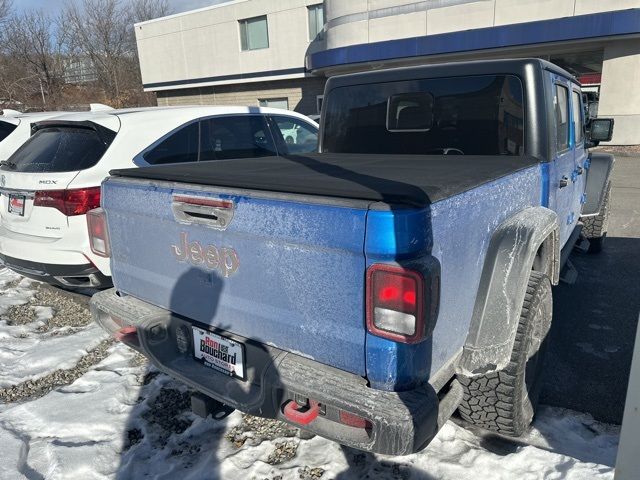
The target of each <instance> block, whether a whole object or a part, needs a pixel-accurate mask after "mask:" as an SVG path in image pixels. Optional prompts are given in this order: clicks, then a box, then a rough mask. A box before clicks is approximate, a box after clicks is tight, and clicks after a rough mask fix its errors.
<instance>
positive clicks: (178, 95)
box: [157, 77, 325, 115]
mask: <svg viewBox="0 0 640 480" xmlns="http://www.w3.org/2000/svg"><path fill="white" fill-rule="evenodd" d="M324 84H325V79H324V78H319V77H318V78H316V77H307V78H300V79H291V80H272V81H266V82H255V83H246V84H234V85H218V86H213V87H198V88H188V89H179V90H166V91H160V92H158V93H157V95H158V105H160V106H172V105H251V106H258V105H259V101H260V99H264V98H287V99H288V100H289V109H290V110H295V111H296V112H300V113H303V114H305V115H312V114H315V113H317V109H316V100H317V96H318V95H322V94H323V92H324Z"/></svg>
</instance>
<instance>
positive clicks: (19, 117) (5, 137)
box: [0, 110, 64, 162]
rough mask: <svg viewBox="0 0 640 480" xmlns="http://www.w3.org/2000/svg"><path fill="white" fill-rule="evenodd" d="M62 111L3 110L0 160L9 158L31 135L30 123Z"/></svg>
mask: <svg viewBox="0 0 640 480" xmlns="http://www.w3.org/2000/svg"><path fill="white" fill-rule="evenodd" d="M63 113H64V112H34V113H20V112H16V111H13V110H3V114H2V116H0V162H2V161H4V160H6V159H7V158H9V157H10V156H11V155H12V154H13V152H15V151H16V150H17V149H18V148H20V146H21V145H22V144H23V143H24V142H26V141H27V140H29V137H30V136H31V124H32V123H33V122H39V121H42V120H46V119H48V118H52V117H57V116H59V115H62V114H63Z"/></svg>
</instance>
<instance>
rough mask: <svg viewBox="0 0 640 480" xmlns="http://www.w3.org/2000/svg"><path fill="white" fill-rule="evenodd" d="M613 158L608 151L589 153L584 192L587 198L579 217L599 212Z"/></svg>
mask: <svg viewBox="0 0 640 480" xmlns="http://www.w3.org/2000/svg"><path fill="white" fill-rule="evenodd" d="M614 163H615V158H614V156H613V155H611V154H609V153H591V154H590V155H589V169H588V170H587V184H586V187H585V193H586V195H587V199H586V202H585V204H584V205H583V207H582V214H581V217H583V218H584V217H593V216H596V215H599V214H600V210H601V209H602V203H603V202H604V197H605V193H606V190H607V185H608V184H609V182H610V177H611V172H612V171H613V164H614Z"/></svg>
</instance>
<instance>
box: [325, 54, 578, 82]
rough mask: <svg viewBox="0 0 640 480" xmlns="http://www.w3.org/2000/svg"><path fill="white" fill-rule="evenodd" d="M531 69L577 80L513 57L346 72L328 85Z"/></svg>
mask: <svg viewBox="0 0 640 480" xmlns="http://www.w3.org/2000/svg"><path fill="white" fill-rule="evenodd" d="M531 69H533V70H548V71H551V72H553V73H555V74H557V75H560V76H563V77H566V78H567V79H569V80H571V81H572V82H574V83H576V84H579V83H578V81H577V80H576V78H575V77H574V76H573V75H572V74H571V73H569V72H567V71H566V70H564V69H562V68H560V67H558V66H557V65H555V64H553V63H551V62H548V61H546V60H542V59H539V58H515V59H500V60H474V61H466V62H451V63H437V64H431V65H420V66H415V67H396V68H386V69H381V70H373V71H368V72H358V73H349V74H345V75H337V76H335V77H331V78H330V79H329V81H328V85H327V87H328V89H331V88H337V87H345V86H349V85H359V84H364V83H382V82H394V81H402V80H413V79H416V78H439V77H458V76H462V75H489V74H513V75H518V76H520V77H525V76H526V74H527V71H531Z"/></svg>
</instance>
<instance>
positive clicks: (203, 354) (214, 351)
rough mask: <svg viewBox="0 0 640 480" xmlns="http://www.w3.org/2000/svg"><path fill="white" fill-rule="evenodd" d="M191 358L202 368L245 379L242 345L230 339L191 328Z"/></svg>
mask: <svg viewBox="0 0 640 480" xmlns="http://www.w3.org/2000/svg"><path fill="white" fill-rule="evenodd" d="M193 351H194V354H193V356H194V357H195V359H196V360H197V361H198V362H200V363H202V364H203V365H204V366H206V367H209V368H213V369H214V370H217V371H218V372H221V373H224V374H226V375H229V376H232V377H237V378H241V379H242V380H244V379H245V375H244V345H242V344H241V343H238V342H235V341H233V340H231V339H230V338H226V337H223V336H222V335H217V334H215V333H213V332H207V331H206V330H202V329H201V328H198V327H193Z"/></svg>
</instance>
